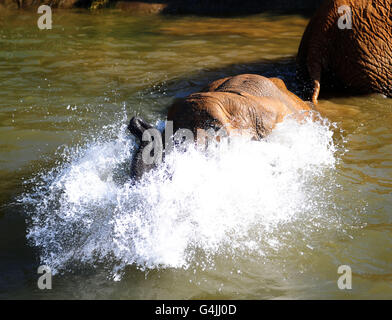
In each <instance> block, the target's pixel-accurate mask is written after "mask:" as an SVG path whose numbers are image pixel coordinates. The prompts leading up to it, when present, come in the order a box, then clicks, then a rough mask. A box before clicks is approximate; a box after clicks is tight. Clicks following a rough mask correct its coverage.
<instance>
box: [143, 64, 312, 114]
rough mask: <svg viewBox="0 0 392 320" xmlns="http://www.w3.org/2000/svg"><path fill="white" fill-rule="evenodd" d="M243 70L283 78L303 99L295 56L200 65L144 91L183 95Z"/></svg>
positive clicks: (289, 87) (173, 96)
mask: <svg viewBox="0 0 392 320" xmlns="http://www.w3.org/2000/svg"><path fill="white" fill-rule="evenodd" d="M246 73H250V74H258V75H262V76H265V77H267V78H272V77H277V78H280V79H282V80H283V81H284V82H285V84H286V86H287V88H288V90H290V91H292V92H294V93H295V94H296V95H298V96H299V97H301V98H302V99H305V97H304V96H303V92H302V86H301V84H299V83H298V81H297V80H296V64H295V57H287V58H280V59H273V60H259V61H253V62H248V63H236V64H230V65H227V66H224V67H222V68H209V69H202V70H199V71H196V72H195V73H193V74H191V75H189V76H187V77H181V78H174V79H168V80H166V81H165V82H161V83H158V84H156V85H154V86H153V87H149V88H147V89H145V90H144V93H145V94H146V93H147V92H148V93H149V94H150V95H152V96H153V97H154V98H158V97H159V96H160V95H164V96H166V97H170V98H171V99H177V98H184V97H186V96H188V95H189V94H192V93H195V92H198V91H200V90H201V89H203V88H204V87H205V86H207V85H208V84H209V83H211V82H213V81H215V80H218V79H221V78H224V77H229V76H236V75H240V74H246ZM190 88H191V89H190ZM169 100H170V99H169ZM168 107H169V104H168V105H167V107H166V108H162V109H161V110H160V111H161V115H162V116H165V115H166V111H167V108H168Z"/></svg>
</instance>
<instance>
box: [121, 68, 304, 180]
mask: <svg viewBox="0 0 392 320" xmlns="http://www.w3.org/2000/svg"><path fill="white" fill-rule="evenodd" d="M309 110H311V107H310V106H309V104H307V103H305V102H304V101H302V100H301V99H300V98H298V97H297V96H296V95H295V94H293V93H291V92H290V91H289V90H287V88H286V86H285V84H284V82H283V81H282V80H280V79H278V78H270V79H269V78H266V77H263V76H260V75H255V74H243V75H239V76H235V77H228V78H224V79H220V80H217V81H214V82H212V83H211V84H210V85H209V86H207V87H206V88H205V89H204V90H202V91H201V92H198V93H194V94H191V95H189V96H188V97H186V98H184V99H180V100H177V101H176V102H174V103H173V104H172V106H171V107H170V108H169V111H168V115H167V124H168V123H170V124H171V125H172V127H171V128H172V129H173V132H172V133H171V132H170V130H169V128H168V126H166V128H165V131H164V133H163V135H159V134H158V135H156V136H155V138H154V139H151V135H148V134H147V135H146V132H148V131H151V130H156V129H153V127H152V126H151V125H149V124H147V123H145V122H144V121H143V120H142V119H140V118H132V120H131V121H130V124H129V126H128V129H129V130H130V131H131V133H132V134H133V135H134V136H135V137H136V138H137V139H138V140H140V146H139V149H138V150H137V152H136V154H135V156H134V158H133V161H132V175H133V177H134V178H135V179H139V178H140V177H141V176H142V175H143V173H144V172H146V171H148V170H151V169H152V168H154V167H156V165H157V164H159V162H160V160H161V158H158V160H159V161H155V162H154V163H151V162H146V158H150V159H151V158H154V157H159V154H153V155H151V154H150V153H151V152H152V149H154V150H158V152H159V150H162V153H163V154H164V153H165V152H166V153H168V152H169V150H168V149H167V146H168V141H167V140H170V139H172V137H173V136H174V144H176V143H177V142H178V141H180V142H179V143H182V141H183V140H182V138H183V137H185V136H184V135H183V133H182V132H185V133H186V132H188V133H190V135H191V139H192V142H196V144H200V143H205V142H206V141H208V140H206V137H207V138H208V139H209V138H211V136H210V133H207V135H208V136H207V135H206V130H208V129H214V130H220V129H222V128H223V129H224V131H225V135H226V134H229V135H233V134H243V135H245V134H246V135H248V136H249V138H251V139H254V140H259V139H262V138H264V137H265V136H266V135H268V134H269V133H270V132H271V131H272V130H273V128H274V127H275V125H276V124H277V123H279V122H281V121H283V119H284V118H285V117H286V116H287V115H293V114H300V113H302V112H305V113H307V112H308V111H309ZM180 129H181V130H180ZM179 132H180V135H178V133H179ZM163 138H164V140H165V141H163ZM187 138H189V135H188V137H187ZM200 138H201V139H200ZM186 140H189V139H186ZM169 142H170V141H169ZM170 144H171V143H169V145H170ZM148 146H150V148H148ZM164 146H165V149H164V148H163V147H164Z"/></svg>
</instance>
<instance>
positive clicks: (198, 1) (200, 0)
mask: <svg viewBox="0 0 392 320" xmlns="http://www.w3.org/2000/svg"><path fill="white" fill-rule="evenodd" d="M127 2H135V1H127ZM136 2H139V1H136ZM142 2H145V3H154V4H157V3H158V4H163V5H165V8H164V9H163V11H162V13H163V14H169V15H173V14H180V15H183V14H192V15H200V16H230V17H233V16H243V15H249V14H258V13H262V12H268V13H275V14H300V15H303V16H311V15H312V14H313V12H314V11H315V10H316V9H317V8H318V6H319V5H320V4H321V2H322V0H296V1H293V0H262V1H255V0H187V1H183V0H147V1H142Z"/></svg>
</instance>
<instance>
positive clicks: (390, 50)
mask: <svg viewBox="0 0 392 320" xmlns="http://www.w3.org/2000/svg"><path fill="white" fill-rule="evenodd" d="M391 6H392V0H325V1H324V2H323V3H322V5H321V6H320V8H319V9H318V10H317V11H316V13H315V15H314V16H313V17H312V19H311V20H310V22H309V24H308V25H307V27H306V29H305V32H304V34H303V37H302V40H301V43H300V46H299V49H298V54H297V60H296V62H297V78H298V80H299V81H301V82H302V84H304V87H305V91H306V92H307V93H308V94H309V96H308V98H310V97H311V99H312V102H313V104H317V100H318V97H319V93H320V88H321V85H322V86H323V89H327V91H330V90H331V89H332V90H335V91H336V90H339V89H343V90H345V92H347V93H355V94H370V93H380V94H383V95H385V96H387V97H392V80H391V77H392V13H391Z"/></svg>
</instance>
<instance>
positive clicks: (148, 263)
mask: <svg viewBox="0 0 392 320" xmlns="http://www.w3.org/2000/svg"><path fill="white" fill-rule="evenodd" d="M125 131H126V130H125V127H124V126H122V127H121V128H120V129H118V132H117V138H116V139H114V140H112V141H108V142H101V143H98V142H96V143H92V144H91V145H90V146H88V147H86V148H84V149H82V150H78V151H74V153H71V160H70V161H69V162H67V163H65V164H64V165H62V166H61V167H58V168H56V170H53V171H51V172H49V173H48V172H46V173H44V174H43V176H41V177H40V179H41V181H45V183H44V185H43V186H40V187H36V188H35V190H34V191H32V192H31V193H29V194H26V195H25V196H24V198H23V202H24V203H25V204H29V205H32V206H33V209H32V210H31V219H30V220H29V226H30V227H29V230H28V238H29V239H30V240H31V241H32V243H33V244H34V245H36V246H38V247H39V248H40V249H41V259H42V263H44V264H46V265H49V266H51V267H52V269H53V270H54V271H55V272H56V271H64V270H68V269H70V268H71V269H72V268H73V266H74V265H75V264H76V265H77V264H79V263H85V264H90V265H95V264H97V263H99V262H104V263H106V264H108V265H110V268H111V270H112V272H113V274H114V275H116V277H117V279H118V278H119V275H121V272H122V271H123V270H124V267H125V266H127V265H130V264H133V265H137V266H138V267H139V268H142V269H146V268H162V267H163V268H166V267H172V268H188V267H189V266H191V265H192V264H194V263H199V262H200V261H199V260H200V259H201V258H200V253H202V255H203V256H204V257H213V256H214V255H219V254H227V252H230V254H231V255H235V254H241V253H244V252H253V253H254V254H257V255H260V256H263V255H266V254H267V252H268V250H274V249H277V248H279V247H281V246H285V245H287V243H284V241H283V242H282V240H281V239H280V238H279V236H278V235H279V230H280V228H282V226H285V227H286V228H287V226H289V228H295V225H296V224H295V222H296V221H297V222H298V221H300V223H299V225H301V224H303V221H308V223H310V224H311V223H313V224H315V225H319V224H320V222H319V221H317V219H316V218H315V217H317V216H322V215H323V210H324V209H323V208H325V207H326V204H325V203H324V202H325V201H328V199H326V198H323V197H322V196H320V194H321V195H322V193H323V192H324V193H325V192H326V191H325V190H326V187H325V186H321V185H320V184H319V182H318V181H317V179H318V177H322V176H323V175H324V174H325V172H326V171H327V170H331V169H332V170H333V168H334V165H335V156H334V154H335V151H336V148H335V146H334V143H333V140H332V131H331V129H330V125H329V124H328V123H320V122H317V123H315V122H311V121H306V122H304V123H302V124H299V123H297V122H296V121H294V120H290V119H288V120H286V121H284V122H283V123H281V124H279V125H278V126H277V128H276V129H275V130H274V131H273V133H272V134H271V135H270V136H268V138H267V139H265V140H264V141H260V142H255V141H253V142H252V141H244V140H242V139H240V138H238V139H235V140H231V141H230V143H227V141H226V142H224V143H221V144H220V145H219V147H218V148H217V149H216V150H209V152H208V153H207V154H206V153H201V152H198V151H196V150H194V149H191V150H189V151H188V152H186V153H178V152H173V153H172V154H170V155H169V156H168V157H167V159H166V162H165V164H164V165H162V167H161V168H160V169H158V170H156V171H154V172H151V173H149V174H147V175H146V176H144V178H143V179H142V181H141V182H140V183H138V184H136V185H133V184H132V183H131V181H130V180H129V179H128V180H127V179H125V178H124V176H125V175H126V172H125V171H124V172H122V173H121V168H122V167H123V166H124V164H129V163H130V159H131V154H132V151H133V149H134V147H135V145H134V142H133V140H132V139H130V138H129V136H127V135H126V134H125ZM119 168H120V169H119ZM118 172H120V173H121V174H120V176H121V175H122V178H121V179H118V178H116V177H117V175H118ZM168 173H170V174H168ZM316 193H317V197H316V199H315V197H314V195H315V194H316ZM32 199H34V201H33V200H32ZM309 217H312V218H311V219H309ZM291 231H293V230H291ZM289 232H290V231H289ZM208 263H211V265H213V259H209V260H208V259H207V264H208Z"/></svg>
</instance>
